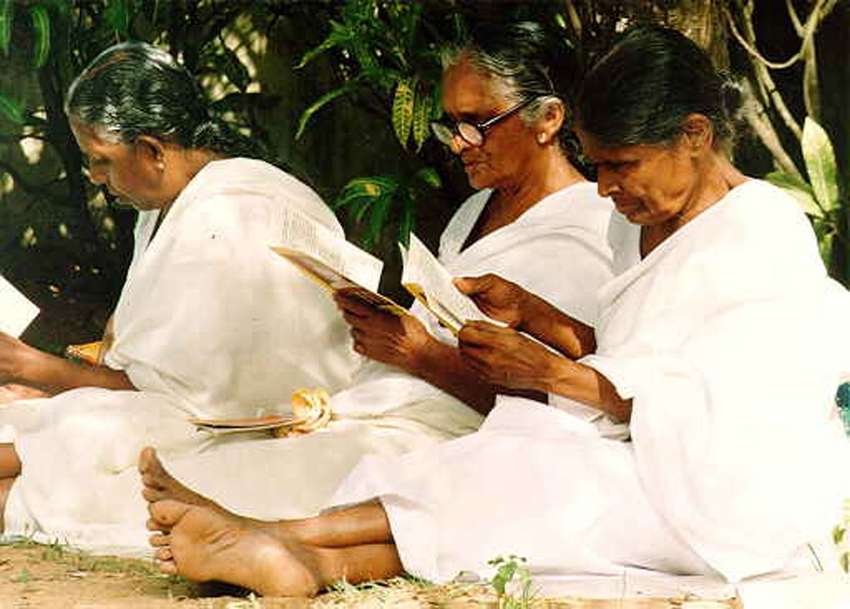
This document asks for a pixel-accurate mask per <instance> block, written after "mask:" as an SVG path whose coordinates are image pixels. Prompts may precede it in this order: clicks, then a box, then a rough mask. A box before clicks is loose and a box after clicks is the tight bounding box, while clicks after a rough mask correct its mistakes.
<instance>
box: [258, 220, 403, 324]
mask: <svg viewBox="0 0 850 609" xmlns="http://www.w3.org/2000/svg"><path fill="white" fill-rule="evenodd" d="M283 224H284V227H283V231H282V234H281V239H280V242H279V243H277V244H275V245H272V246H271V249H272V250H273V251H274V252H275V253H276V254H277V255H279V256H281V257H283V258H285V259H286V260H289V261H290V262H291V263H292V264H294V265H295V266H296V267H298V268H299V269H300V270H301V271H302V272H303V273H305V274H306V275H307V276H308V277H310V278H311V279H312V280H314V281H315V282H317V283H318V284H319V285H320V286H322V287H323V288H325V289H326V290H328V291H331V292H333V291H336V290H341V289H343V288H348V289H349V290H350V293H351V294H352V295H354V296H355V297H357V298H360V299H361V300H363V301H364V302H365V303H366V304H368V305H370V306H373V307H376V308H379V309H383V310H385V311H389V312H391V313H393V314H395V315H406V314H407V309H405V308H404V307H402V306H401V305H399V304H398V303H396V302H394V301H393V300H392V299H390V298H387V297H386V296H384V295H382V294H379V293H378V283H379V282H380V280H381V271H382V270H383V268H384V263H383V262H381V261H380V260H379V259H378V258H375V257H374V256H373V255H371V254H369V253H368V252H364V251H363V250H361V249H360V248H359V247H357V246H356V245H353V244H351V243H349V242H348V241H346V240H345V239H342V238H340V237H339V236H337V235H335V234H334V233H333V231H331V230H330V229H328V228H327V227H325V226H323V225H321V224H319V223H318V222H316V221H315V220H313V219H312V218H310V217H309V216H307V215H306V214H303V213H300V212H298V211H296V210H292V209H289V210H286V211H285V212H284V223H283Z"/></svg>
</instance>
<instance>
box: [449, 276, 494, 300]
mask: <svg viewBox="0 0 850 609" xmlns="http://www.w3.org/2000/svg"><path fill="white" fill-rule="evenodd" d="M452 283H454V285H455V287H456V288H457V289H458V290H460V291H461V292H463V293H464V294H466V295H467V296H474V295H475V294H480V293H481V292H484V291H485V290H487V286H488V285H489V283H490V282H489V279H488V276H487V275H484V276H483V277H455V278H454V279H453V280H452Z"/></svg>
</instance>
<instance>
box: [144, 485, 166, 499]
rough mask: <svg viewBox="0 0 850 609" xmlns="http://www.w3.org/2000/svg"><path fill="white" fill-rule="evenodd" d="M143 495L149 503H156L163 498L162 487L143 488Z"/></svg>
mask: <svg viewBox="0 0 850 609" xmlns="http://www.w3.org/2000/svg"><path fill="white" fill-rule="evenodd" d="M142 497H144V498H145V501H147V502H148V503H156V502H157V501H159V500H160V499H162V498H163V495H162V492H161V491H160V489H154V488H151V487H149V486H146V487H144V488H143V489H142Z"/></svg>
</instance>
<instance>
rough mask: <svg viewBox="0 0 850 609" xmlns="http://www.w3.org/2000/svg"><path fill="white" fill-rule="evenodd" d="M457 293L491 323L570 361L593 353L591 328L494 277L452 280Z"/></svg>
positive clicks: (594, 345)
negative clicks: (531, 339)
mask: <svg viewBox="0 0 850 609" xmlns="http://www.w3.org/2000/svg"><path fill="white" fill-rule="evenodd" d="M455 285H457V287H458V289H459V290H460V291H462V292H464V293H465V294H467V295H468V296H469V297H470V298H472V299H473V300H474V301H475V304H477V305H478V307H479V308H480V309H481V310H482V311H483V312H484V313H486V314H487V315H489V316H490V317H492V318H493V319H497V320H499V321H504V322H505V323H507V324H508V325H509V326H510V327H512V328H515V329H516V330H519V331H522V332H525V333H526V334H528V335H530V336H533V337H534V338H536V339H538V340H539V341H540V342H542V343H545V344H547V345H549V346H551V347H552V348H553V349H555V350H557V351H560V352H561V353H563V354H565V355H567V356H568V357H570V358H572V359H578V358H580V357H583V356H585V355H588V354H590V353H593V352H594V351H595V350H596V338H595V336H594V332H593V328H591V327H590V326H588V325H587V324H584V323H582V322H580V321H578V320H576V319H573V318H572V317H570V316H569V315H567V314H566V313H563V312H562V311H559V310H558V309H556V308H555V307H553V306H552V305H551V304H549V303H548V302H546V301H545V300H543V299H542V298H540V297H538V296H535V295H534V294H531V293H530V292H527V291H525V290H524V289H523V288H521V287H520V286H518V285H517V284H515V283H511V282H510V281H507V280H505V279H502V278H501V277H499V276H497V275H492V274H489V275H484V276H482V277H475V278H470V277H467V278H463V279H457V280H455Z"/></svg>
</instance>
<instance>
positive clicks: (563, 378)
mask: <svg viewBox="0 0 850 609" xmlns="http://www.w3.org/2000/svg"><path fill="white" fill-rule="evenodd" d="M576 366H577V365H576V363H575V362H574V361H572V360H571V359H568V358H566V357H564V356H562V355H556V354H554V353H552V354H550V355H549V356H548V357H547V361H546V365H545V366H544V368H543V370H542V373H541V375H540V385H539V386H538V387H535V389H537V390H538V391H542V392H544V393H555V394H558V395H566V394H567V393H568V392H569V388H570V386H571V385H572V384H573V382H574V379H575V373H576Z"/></svg>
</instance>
